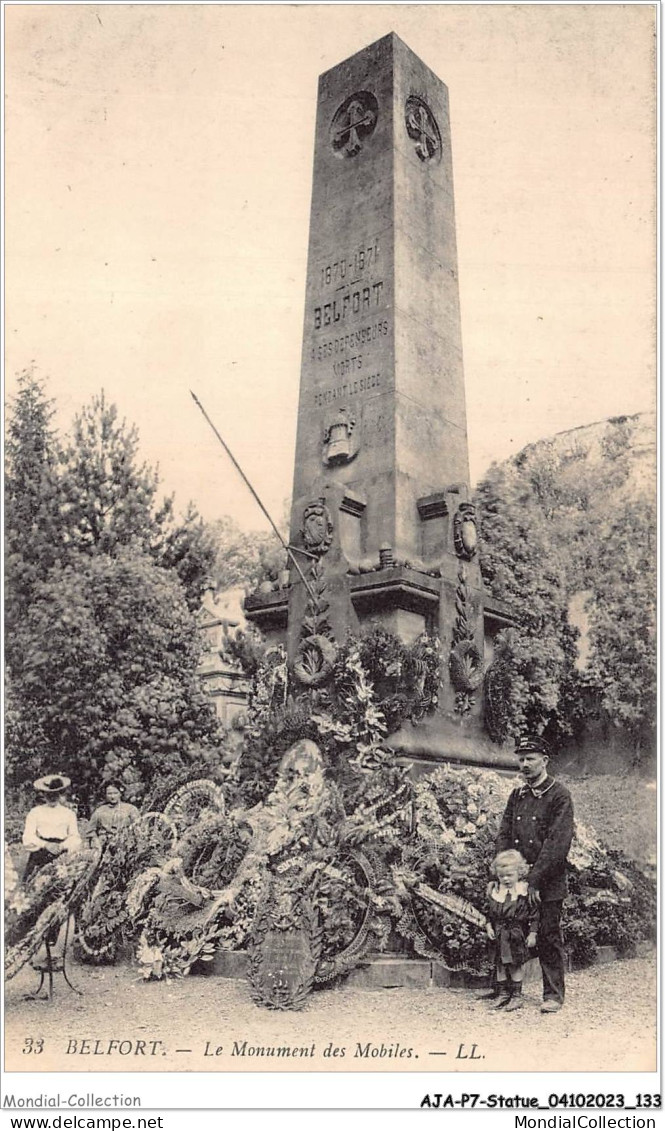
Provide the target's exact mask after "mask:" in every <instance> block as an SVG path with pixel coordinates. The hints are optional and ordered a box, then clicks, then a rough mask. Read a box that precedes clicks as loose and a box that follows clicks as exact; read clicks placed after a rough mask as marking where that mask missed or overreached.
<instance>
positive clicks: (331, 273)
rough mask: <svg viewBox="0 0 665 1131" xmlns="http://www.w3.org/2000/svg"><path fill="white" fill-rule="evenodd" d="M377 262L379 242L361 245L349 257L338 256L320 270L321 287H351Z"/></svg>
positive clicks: (376, 240)
mask: <svg viewBox="0 0 665 1131" xmlns="http://www.w3.org/2000/svg"><path fill="white" fill-rule="evenodd" d="M378 260H379V241H378V239H375V240H374V241H373V242H372V243H368V244H363V246H362V247H358V248H356V250H355V251H352V252H350V253H349V255H340V256H338V258H337V259H335V260H332V261H331V262H330V263H326V264H325V265H324V266H323V267H322V268H321V286H322V287H332V286H335V287H339V286H340V285H341V286H353V284H354V283H357V282H359V281H360V276H361V275H362V274H363V273H364V272H366V271H371V270H372V268H373V267H376V265H377V263H378Z"/></svg>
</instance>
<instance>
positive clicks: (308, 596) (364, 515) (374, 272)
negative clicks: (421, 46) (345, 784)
mask: <svg viewBox="0 0 665 1131" xmlns="http://www.w3.org/2000/svg"><path fill="white" fill-rule="evenodd" d="M290 541H291V544H292V545H293V546H294V547H297V548H298V550H299V551H300V554H299V561H300V562H301V564H302V570H303V572H304V574H305V577H306V578H309V592H308V590H307V588H306V587H305V584H304V583H303V581H302V580H301V579H300V577H299V575H298V573H297V571H296V570H295V569H292V570H291V575H290V588H289V590H288V602H287V593H286V591H282V592H274V593H271V594H269V595H256V596H255V597H254V598H250V599H249V600H248V602H247V605H246V611H247V614H248V616H249V617H251V618H252V619H253V620H255V621H256V622H257V623H258V624H259V625H260V626H261V627H262V628H263V629H264V630H266V631H268V632H269V633H270V632H272V633H273V634H277V635H282V636H283V634H284V629H285V628H286V630H287V632H286V635H287V640H288V649H289V656H290V659H291V661H292V662H293V663H297V659H298V654H299V649H301V648H302V642H303V621H304V620H305V621H306V623H307V629H306V632H307V633H309V634H310V636H311V635H312V634H314V635H317V634H316V632H314V633H312V629H314V630H315V629H316V627H317V600H318V602H319V605H320V606H321V607H323V606H327V608H326V609H325V616H324V615H323V614H321V615H320V617H319V622H320V623H321V624H324V623H325V625H326V631H327V632H328V634H329V635H331V636H334V637H335V639H337V640H339V641H341V640H342V639H344V636H345V635H346V634H347V632H349V631H350V632H358V631H359V630H361V629H362V627H363V625H366V624H367V623H368V622H379V623H381V624H383V625H384V626H385V627H386V628H388V629H390V630H391V631H393V632H395V633H397V634H398V635H399V636H400V637H401V638H402V639H404V640H405V641H406V642H411V641H413V640H414V639H415V638H416V637H418V636H419V635H420V634H421V633H422V632H423V631H425V630H427V631H430V632H436V633H438V635H439V637H440V640H441V645H442V656H443V682H442V688H441V695H440V702H439V708H438V711H437V712H436V715H435V716H433V717H432V718H431V719H430V720H429V722H428V723H427V724H425V725H421V726H419V727H418V728H409V730H408V731H407V730H405V732H404V733H403V734H400V736H399V742H398V745H399V744H400V743H401V747H402V748H403V750H404V753H405V754H408V755H415V756H419V757H421V758H439V757H443V758H453V759H463V760H468V759H472V760H474V761H479V762H484V763H486V764H491V763H496V762H497V761H498V762H500V761H501V758H500V756H499V755H498V753H496V755H493V754H492V752H491V749H490V745H489V744H488V743H486V742H485V741H484V740H483V739H482V725H481V711H482V676H483V668H484V664H485V640H486V621H487V617H488V607H487V606H488V603H487V601H486V600H485V599H484V597H483V591H482V583H481V578H480V570H479V565H478V556H477V551H476V526H475V514H474V508H473V505H472V503H471V501H470V488H469V466H468V449H467V430H466V409H465V397H464V373H463V365H462V338H461V323H460V309H459V287H458V275H457V246H456V237H455V205H454V197H453V167H452V150H451V130H450V115H449V107H448V91H447V89H446V87H445V85H444V83H443V82H441V80H440V79H439V78H437V76H436V75H435V74H433V73H432V71H430V70H429V68H428V67H426V66H425V64H424V63H423V62H421V60H420V59H418V58H417V57H416V56H415V55H414V54H413V52H412V51H411V50H410V49H409V48H408V47H407V46H406V45H405V44H404V43H403V42H402V41H401V40H400V39H399V38H398V36H396V35H395V34H390V35H387V36H385V37H384V38H383V39H380V40H378V41H377V42H376V43H373V44H372V45H371V46H369V47H367V48H365V49H364V50H362V51H359V52H358V54H356V55H354V56H353V57H352V58H350V59H347V60H346V61H345V62H343V63H340V64H339V65H338V66H336V67H333V68H332V70H330V71H327V72H326V73H325V74H323V75H322V76H321V78H320V80H319V92H318V107H317V118H316V140H315V152H314V176H313V188H312V208H311V219H310V236H309V255H308V266H307V288H306V298H305V323H304V335H303V351H302V368H301V378H300V402H299V407H298V429H297V441H296V459H295V475H294V484H293V500H292V510H291V529H290ZM489 615H490V617H491V615H492V614H491V612H490V613H489ZM495 615H496V616H497V617H499V618H500V617H501V613H500V611H498V610H495ZM319 635H320V636H321V634H319ZM324 651H325V647H324ZM411 731H412V732H411ZM391 741H392V740H391Z"/></svg>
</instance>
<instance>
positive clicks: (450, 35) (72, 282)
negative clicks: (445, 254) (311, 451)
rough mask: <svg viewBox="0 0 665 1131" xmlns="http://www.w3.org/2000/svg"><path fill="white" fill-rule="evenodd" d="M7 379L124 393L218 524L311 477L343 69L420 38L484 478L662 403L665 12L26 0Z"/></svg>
mask: <svg viewBox="0 0 665 1131" xmlns="http://www.w3.org/2000/svg"><path fill="white" fill-rule="evenodd" d="M4 16H5V52H6V55H5V95H6V137H5V154H6V155H5V163H6V164H5V171H6V203H5V273H6V294H7V297H6V311H5V331H6V359H5V393H6V397H11V395H12V392H13V390H14V388H15V374H16V373H18V372H20V371H22V370H24V369H26V368H28V367H30V366H33V367H34V369H35V371H36V372H37V373H38V374H39V375H41V376H42V377H44V378H46V379H47V387H48V391H49V394H50V395H51V396H52V397H53V398H54V400H55V402H56V405H57V417H56V422H57V424H58V426H59V428H61V429H62V430H65V429H66V428H67V427H68V426H69V424H70V423H71V420H72V418H73V416H74V414H75V413H76V411H78V410H79V409H80V408H81V406H82V405H83V404H85V403H87V402H89V401H90V399H91V398H92V397H93V396H94V395H95V394H96V393H98V392H99V391H100V390H101V389H102V388H103V389H104V390H105V393H106V395H107V397H108V398H109V399H111V400H113V401H115V403H116V404H117V405H118V408H119V410H120V414H121V415H122V416H124V417H126V418H127V420H128V421H129V422H131V423H133V424H136V425H137V427H138V429H139V433H140V438H141V454H142V456H143V457H144V458H145V459H146V460H147V461H148V462H150V463H158V464H159V467H160V471H161V476H162V482H163V486H164V489H165V491H168V492H171V491H174V492H175V494H176V500H177V503H178V504H179V506H180V508H181V509H182V510H184V508H185V506H186V504H187V502H188V501H189V500H190V499H191V500H193V501H194V502H195V504H196V505H197V507H198V508H199V511H200V512H201V514H202V515H203V516H204V517H205V518H206V519H208V520H214V519H216V518H219V517H221V516H223V515H226V514H228V515H231V516H232V517H233V518H235V519H236V520H237V521H238V522H239V523H240V525H241V526H242V527H243V528H245V529H255V528H256V529H258V528H264V527H265V521H264V520H263V517H262V515H261V513H260V511H259V510H258V508H257V506H256V504H255V503H254V501H253V500H252V498H251V496H250V495H249V492H248V490H247V488H246V487H245V486H244V484H243V483H242V481H241V480H240V478H239V476H238V474H237V472H236V471H235V470H234V468H233V467H232V465H231V463H230V461H229V460H228V458H227V457H226V456H225V454H224V453H223V451H222V450H221V449H220V448H219V446H218V444H217V442H216V440H215V439H214V437H213V435H212V433H211V432H210V431H209V429H208V426H207V425H206V424H205V422H204V420H203V419H202V417H201V415H200V413H199V412H198V410H197V409H196V406H195V405H194V403H193V401H192V400H191V397H190V395H189V390H190V389H193V390H194V391H195V393H196V394H197V396H198V397H199V399H200V400H201V401H202V403H203V405H204V406H205V408H206V410H207V411H208V413H209V415H210V416H211V418H212V419H213V421H214V422H215V424H216V425H217V427H218V428H219V430H220V432H221V433H222V435H223V436H224V438H225V440H226V441H227V443H229V445H230V446H231V448H232V450H233V452H234V454H235V456H236V458H237V459H238V461H239V462H240V464H241V465H242V466H243V468H244V470H245V472H246V473H247V475H248V476H249V478H250V479H251V481H252V483H253V485H254V487H255V489H256V490H257V492H258V493H259V495H260V496H261V497H262V499H263V500H264V502H265V504H266V506H267V507H268V509H269V510H270V512H271V513H272V514H273V515H274V516H275V518H276V519H278V518H280V517H281V515H282V513H283V510H284V501H285V499H287V498H288V497H289V496H290V492H291V482H292V477H293V460H294V447H295V424H296V409H297V399H298V388H299V371H300V350H301V343H302V324H303V309H304V295H305V271H306V253H307V242H308V228H309V207H310V191H311V177H312V159H313V137H314V123H315V113H316V91H317V80H318V75H319V74H320V73H321V72H322V71H325V70H327V69H329V68H330V67H332V66H335V65H336V64H337V63H339V62H341V61H342V60H343V59H345V58H347V57H348V56H350V55H352V54H354V53H355V52H356V51H358V50H360V49H361V48H363V47H365V46H366V45H367V44H369V43H371V42H373V41H374V40H375V39H378V38H380V37H381V36H383V35H385V34H386V33H387V32H389V31H395V32H396V33H397V34H398V35H399V36H401V38H402V39H403V40H404V41H405V42H406V43H407V44H408V45H409V46H410V47H411V48H412V50H413V51H415V53H416V54H417V55H419V56H420V57H421V58H422V59H423V60H424V62H425V63H426V64H427V65H428V66H429V67H430V68H431V69H432V70H433V71H435V72H436V74H438V76H439V77H440V78H441V79H442V80H443V81H444V82H445V83H446V84H447V86H448V89H449V92H450V103H451V119H452V145H453V162H454V178H455V204H456V215H457V240H458V257H459V279H460V299H461V310H462V338H463V346H464V366H465V380H466V397H467V415H468V438H469V457H470V466H471V478H472V482H476V481H477V480H478V478H479V477H480V476H482V474H483V473H484V472H485V470H486V469H487V467H488V466H489V464H490V463H491V462H492V461H493V460H502V459H505V458H507V457H508V456H510V455H513V454H516V453H517V452H518V451H520V450H521V448H523V447H524V446H525V445H526V444H528V443H531V442H533V441H535V440H538V439H541V438H543V437H546V436H550V435H553V434H554V433H556V432H560V431H563V430H566V429H569V428H575V427H578V426H580V425H584V424H587V423H591V422H593V421H597V420H602V419H604V418H606V417H609V416H618V415H622V414H633V413H638V412H646V411H652V410H653V409H654V408H655V398H656V356H655V332H656V331H655V326H656V321H655V288H656V250H655V248H656V243H655V238H656V237H655V199H656V197H655V192H656V185H655V112H656V110H655V77H654V68H655V39H654V35H655V6H654V5H648V4H645V5H631V4H621V5H618V4H599V5H594V4H568V5H565V4H562V5H555V4H552V5H550V4H546V3H543V4H535V5H528V4H524V5H521V4H516V5H508V4H504V5H499V4H495V5H492V4H488V5H476V4H465V5H461V4H460V5H455V4H450V5H448V4H392V5H382V4H372V5H357V4H321V5H308V4H303V5H282V4H262V5H254V4H243V5H226V4H211V5H196V4H188V5H169V4H166V5H150V4H147V5H141V4H138V5H120V4H90V5H88V4H77V5H59V4H49V5H39V4H37V5H33V4H25V5H21V4H9V5H6V6H5V8H4Z"/></svg>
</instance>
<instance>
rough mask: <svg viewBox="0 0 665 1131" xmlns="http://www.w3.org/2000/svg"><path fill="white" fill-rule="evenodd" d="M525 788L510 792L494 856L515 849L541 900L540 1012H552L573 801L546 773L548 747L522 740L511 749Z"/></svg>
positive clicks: (559, 972)
mask: <svg viewBox="0 0 665 1131" xmlns="http://www.w3.org/2000/svg"><path fill="white" fill-rule="evenodd" d="M515 754H516V755H517V758H518V761H519V767H520V773H521V775H522V777H523V778H524V785H521V786H518V787H517V789H514V790H513V792H512V793H511V795H510V797H509V798H508V804H507V805H506V811H505V813H504V814H503V819H502V821H501V828H500V829H499V836H498V838H497V842H496V850H497V853H499V852H504V851H505V850H506V849H508V848H516V849H517V850H518V851H519V852H521V853H522V856H523V857H524V859H525V860H526V862H527V864H528V865H529V875H528V877H527V880H528V886H529V899H530V901H531V902H532V904H534V905H535V904H536V903H537V902H538V899H539V898H540V926H539V929H538V955H539V958H540V967H541V970H542V974H543V1004H542V1006H541V1013H557V1012H558V1011H559V1010H560V1009H561V1007H562V1005H563V999H564V994H565V986H564V951H563V938H562V936H561V908H562V906H563V901H564V898H565V896H566V892H567V883H566V857H567V856H568V852H569V849H570V844H571V841H572V839H573V832H574V821H573V802H572V799H571V796H570V793H569V792H568V790H567V789H566V787H565V786H564V785H561V783H560V782H557V781H555V780H554V778H552V777H550V775H549V774H548V772H547V763H548V761H549V755H550V751H549V747H548V745H547V743H546V742H545V741H544V740H543V739H542V738H538V737H535V738H532V737H529V738H523V739H521V740H520V742H519V743H518V745H517V748H516V750H515Z"/></svg>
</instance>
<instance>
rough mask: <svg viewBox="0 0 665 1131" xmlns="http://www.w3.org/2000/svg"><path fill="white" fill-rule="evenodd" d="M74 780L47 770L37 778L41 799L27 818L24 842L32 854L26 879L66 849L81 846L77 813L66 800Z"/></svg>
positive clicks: (24, 879) (71, 850) (75, 848)
mask: <svg viewBox="0 0 665 1131" xmlns="http://www.w3.org/2000/svg"><path fill="white" fill-rule="evenodd" d="M70 784H71V783H70V780H69V778H66V777H64V776H63V775H62V774H47V775H46V777H43V778H38V780H37V781H36V782H33V786H34V789H35V790H36V791H37V793H38V795H39V802H40V803H39V804H38V805H35V806H34V808H32V809H31V810H30V812H29V813H28V815H27V817H26V819H25V827H24V829H23V845H24V847H25V848H27V850H28V852H29V853H30V855H29V857H28V863H27V865H26V868H25V872H24V873H23V882H24V883H25V882H26V881H27V880H28V879H29V878H30V876H32V874H33V873H34V872H36V871H37V869H38V868H42V867H43V866H44V865H45V864H51V863H53V861H54V860H55V858H56V857H57V856H60V855H61V854H62V853H63V852H76V851H77V850H78V849H79V848H80V847H81V838H80V836H79V832H78V826H77V823H76V814H75V813H74V812H73V811H72V810H71V809H69V808H68V807H67V806H66V805H63V804H62V798H63V795H64V793H65V792H66V791H67V789H68V788H69V786H70Z"/></svg>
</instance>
